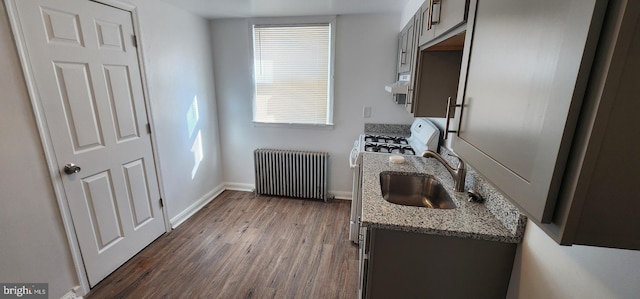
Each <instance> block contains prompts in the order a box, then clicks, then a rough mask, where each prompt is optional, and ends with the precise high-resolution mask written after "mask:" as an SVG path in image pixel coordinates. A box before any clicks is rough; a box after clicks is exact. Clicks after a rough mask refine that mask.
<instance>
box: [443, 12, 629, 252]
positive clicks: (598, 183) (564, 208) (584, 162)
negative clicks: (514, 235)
mask: <svg viewBox="0 0 640 299" xmlns="http://www.w3.org/2000/svg"><path fill="white" fill-rule="evenodd" d="M472 10H473V11H472V12H471V13H470V16H469V20H468V28H469V29H468V31H467V41H466V43H465V55H467V56H466V57H463V73H462V75H461V83H460V86H461V87H460V89H463V90H462V91H461V92H459V93H458V99H457V103H458V104H461V105H462V110H461V112H460V111H459V112H460V113H459V114H461V115H458V116H457V120H458V121H459V125H458V133H457V134H456V135H457V136H456V137H455V138H454V140H453V144H452V146H453V149H454V151H455V152H456V153H457V154H459V155H461V156H462V157H464V158H465V159H466V160H467V161H468V162H469V164H471V165H472V166H473V167H474V168H476V169H477V170H478V171H479V172H480V173H481V174H482V175H483V176H485V177H486V178H488V179H489V180H490V181H491V182H492V183H493V184H494V185H495V186H497V187H498V188H499V189H500V190H501V191H502V192H503V193H504V194H505V195H506V196H507V197H508V198H509V199H511V201H512V202H513V203H515V204H516V205H518V206H519V207H520V208H521V209H522V210H523V211H524V212H526V213H527V214H528V215H529V216H530V218H531V219H532V220H533V221H534V222H535V223H536V224H538V226H540V227H541V228H542V229H543V230H544V231H545V232H546V233H547V234H548V235H549V236H551V237H552V238H553V239H555V240H556V241H557V242H558V243H560V244H583V245H595V246H605V247H616V248H628V249H640V230H639V228H640V217H637V212H635V211H637V210H638V209H640V201H638V198H639V197H638V192H637V190H636V189H637V188H636V187H635V185H637V177H638V175H637V171H638V169H640V158H638V153H639V152H640V141H638V138H637V137H638V136H640V126H639V125H638V124H637V122H634V121H633V120H632V119H633V118H634V117H636V116H637V113H638V111H640V110H639V109H640V106H639V104H638V101H637V95H638V93H640V84H637V78H638V76H640V75H639V74H638V72H639V69H640V63H639V62H640V58H639V57H638V56H639V55H640V46H639V40H640V27H638V23H637V22H638V21H637V20H638V19H639V18H640V13H639V11H640V2H638V1H628V2H624V1H606V0H588V1H587V0H573V1H552V0H543V1H511V0H478V1H477V6H476V5H472ZM471 25H473V26H471ZM465 65H466V68H465ZM634 78H635V79H634ZM634 80H635V83H634V82H632V81H634Z"/></svg>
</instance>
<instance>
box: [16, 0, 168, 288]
mask: <svg viewBox="0 0 640 299" xmlns="http://www.w3.org/2000/svg"><path fill="white" fill-rule="evenodd" d="M17 1H23V0H4V4H5V8H6V10H7V15H8V18H9V23H10V24H11V31H12V32H13V38H14V39H15V45H16V49H17V51H18V56H19V58H20V64H21V66H22V71H23V76H24V80H25V83H26V85H27V91H28V93H29V99H30V101H31V105H32V107H33V113H34V116H35V119H36V125H37V127H38V133H39V135H40V141H41V142H42V148H43V150H44V154H45V159H46V161H47V168H48V170H49V176H50V179H51V183H52V186H53V190H54V193H55V197H56V200H57V202H58V208H59V210H60V215H61V216H62V223H63V226H64V231H65V234H66V236H67V240H68V243H69V247H70V251H71V252H70V253H71V258H72V260H73V264H74V267H75V271H76V275H77V277H78V280H79V284H80V285H79V289H78V287H74V288H73V291H74V292H75V293H76V294H77V295H80V296H84V295H86V294H87V293H89V290H90V287H89V280H88V278H87V272H86V270H85V267H84V261H83V260H82V253H81V252H80V245H79V243H78V238H77V236H76V232H75V227H74V225H73V220H72V218H71V211H70V209H69V203H68V201H67V196H66V194H65V192H64V187H63V185H62V177H61V176H60V169H58V165H59V163H58V161H57V159H56V155H55V151H54V149H53V143H52V140H51V136H50V135H49V126H48V125H47V122H46V120H45V117H44V111H43V107H42V102H41V98H40V96H39V92H38V90H37V87H36V83H35V77H34V75H33V68H32V63H31V60H30V59H29V56H28V49H27V46H26V38H25V35H24V31H23V30H22V27H21V26H20V22H19V16H18V10H17V6H16V2H17ZM78 1H92V2H96V3H98V4H102V5H107V6H111V7H114V8H117V9H121V10H124V11H128V12H130V13H131V17H132V21H133V31H134V34H135V35H136V39H137V47H136V53H137V56H138V64H139V66H140V77H141V80H142V92H143V97H144V103H145V109H146V110H147V121H148V122H149V125H150V126H151V149H152V153H153V160H154V162H155V165H156V178H157V180H158V188H159V189H160V190H159V192H160V197H161V198H163V199H164V198H166V197H165V191H164V184H163V182H162V171H161V165H160V160H159V158H158V152H159V150H158V144H157V142H156V134H155V132H156V126H155V124H154V117H153V109H152V107H151V101H150V96H149V94H150V93H149V85H148V82H147V77H148V73H147V68H146V64H147V63H146V62H147V60H146V59H145V54H144V50H143V49H144V44H143V40H144V39H143V38H142V31H141V24H140V17H139V9H138V7H137V6H136V5H133V4H131V3H129V2H127V1H122V0H78ZM163 203H164V207H162V216H163V219H164V226H165V231H166V232H169V231H171V223H170V222H169V216H168V214H167V206H166V205H167V203H166V202H164V200H163Z"/></svg>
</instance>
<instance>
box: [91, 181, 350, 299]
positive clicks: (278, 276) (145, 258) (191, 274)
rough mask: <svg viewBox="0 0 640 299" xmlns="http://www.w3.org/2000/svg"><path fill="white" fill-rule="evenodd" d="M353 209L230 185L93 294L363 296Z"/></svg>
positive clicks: (344, 204)
mask: <svg viewBox="0 0 640 299" xmlns="http://www.w3.org/2000/svg"><path fill="white" fill-rule="evenodd" d="M349 209H350V202H349V201H342V200H335V201H330V202H328V203H324V202H322V201H315V200H303V199H292V198H278V197H262V196H261V197H255V196H254V195H253V193H250V192H239V191H225V192H224V193H223V194H222V195H220V196H219V197H218V198H216V199H215V200H213V201H212V202H211V203H209V204H208V205H206V206H205V207H204V208H203V209H202V210H200V211H199V212H198V213H196V214H195V215H194V216H192V217H191V218H190V219H189V220H187V221H186V222H185V223H183V224H182V225H180V226H179V227H178V228H177V229H175V230H173V231H172V232H170V233H168V234H165V235H163V236H161V237H160V238H158V239H157V240H156V241H154V242H153V243H152V244H150V245H149V246H148V247H147V248H145V249H144V250H143V251H141V252H140V253H139V254H138V255H136V256H135V257H133V258H132V259H131V260H129V261H128V262H127V263H126V264H124V265H123V266H122V267H120V268H119V269H118V270H116V271H115V272H114V273H112V274H111V275H109V276H108V277H107V278H105V279H104V280H103V281H102V282H100V283H99V284H98V285H97V286H96V287H94V288H93V289H92V290H91V292H90V293H89V294H88V295H87V296H86V298H90V299H93V298H305V299H306V298H356V297H357V288H358V287H357V280H358V253H357V246H356V245H354V244H353V243H351V242H350V241H349V237H348V233H349Z"/></svg>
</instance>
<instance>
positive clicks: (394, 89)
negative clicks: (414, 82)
mask: <svg viewBox="0 0 640 299" xmlns="http://www.w3.org/2000/svg"><path fill="white" fill-rule="evenodd" d="M410 78H411V75H409V74H405V75H400V77H399V78H398V81H397V82H395V83H391V84H387V85H385V86H384V90H386V91H387V92H390V93H393V94H407V93H408V92H409V79H410Z"/></svg>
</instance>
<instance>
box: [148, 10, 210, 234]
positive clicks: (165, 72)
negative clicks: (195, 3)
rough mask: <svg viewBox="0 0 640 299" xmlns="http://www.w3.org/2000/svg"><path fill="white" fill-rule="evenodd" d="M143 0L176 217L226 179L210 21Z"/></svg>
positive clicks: (167, 187) (164, 165)
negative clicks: (198, 149)
mask: <svg viewBox="0 0 640 299" xmlns="http://www.w3.org/2000/svg"><path fill="white" fill-rule="evenodd" d="M138 2H139V3H140V4H141V12H140V14H141V16H140V18H141V22H142V27H143V28H142V30H143V32H142V33H143V35H142V41H143V45H144V50H145V54H146V57H145V58H146V65H147V74H148V75H149V76H148V80H149V81H148V84H149V86H150V98H151V103H152V113H153V117H154V123H155V125H156V127H155V129H156V137H157V142H158V147H159V149H158V154H159V157H160V168H161V172H162V181H163V184H164V195H165V197H166V198H165V200H166V201H165V202H166V203H167V207H168V210H167V211H168V213H169V219H173V220H174V221H172V222H175V220H176V219H175V218H176V216H178V215H179V214H180V213H181V212H183V211H184V210H185V209H187V208H189V207H190V206H191V205H193V204H196V203H197V202H198V200H200V199H208V198H210V195H212V194H211V192H212V191H214V189H216V188H217V187H221V184H222V164H221V156H220V150H219V149H220V146H219V137H218V135H219V134H218V128H217V122H218V119H217V111H216V109H217V108H216V101H215V90H214V78H213V62H212V56H211V35H210V32H209V23H208V21H207V20H205V19H202V18H200V17H196V16H194V15H193V14H191V13H188V12H186V11H184V10H182V9H179V8H176V7H175V6H172V5H170V4H167V3H165V2H162V1H138ZM194 97H195V98H197V102H198V110H199V120H198V122H197V125H196V126H195V129H194V130H192V132H189V128H188V125H187V113H188V111H189V109H190V107H191V104H192V102H193V100H194ZM199 131H200V132H201V136H202V144H203V156H204V158H203V160H202V162H200V164H199V165H198V166H197V170H196V172H195V176H193V177H192V173H193V170H194V169H196V167H195V166H196V163H195V159H194V153H193V152H192V146H193V144H194V141H195V138H196V136H197V133H198V132H199ZM203 196H204V197H203Z"/></svg>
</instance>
